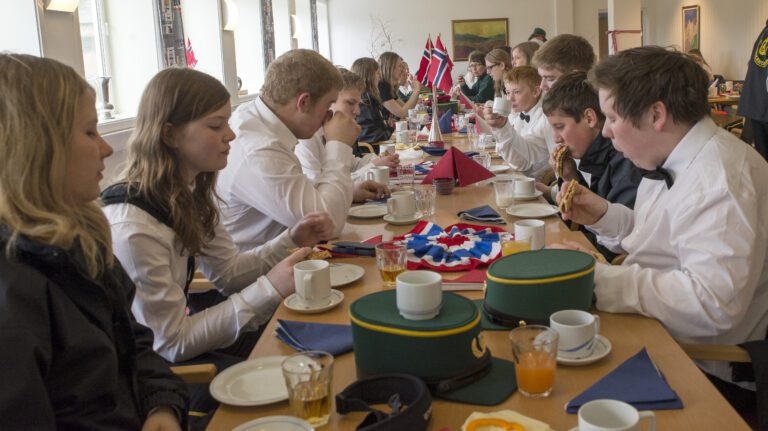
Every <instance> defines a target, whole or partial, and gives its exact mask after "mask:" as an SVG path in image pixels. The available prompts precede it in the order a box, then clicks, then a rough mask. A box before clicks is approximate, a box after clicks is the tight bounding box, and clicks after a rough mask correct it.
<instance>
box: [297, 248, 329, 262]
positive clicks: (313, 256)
mask: <svg viewBox="0 0 768 431" xmlns="http://www.w3.org/2000/svg"><path fill="white" fill-rule="evenodd" d="M298 249H299V247H296V248H289V249H288V253H294V252H296V250H298ZM332 257H333V255H332V254H331V252H330V251H328V250H316V249H313V250H312V253H309V254H308V255H307V257H305V258H304V260H326V259H330V258H332Z"/></svg>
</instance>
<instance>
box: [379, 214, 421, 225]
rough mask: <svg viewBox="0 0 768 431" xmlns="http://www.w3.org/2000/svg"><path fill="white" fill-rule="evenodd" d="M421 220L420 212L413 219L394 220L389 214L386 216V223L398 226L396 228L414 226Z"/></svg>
mask: <svg viewBox="0 0 768 431" xmlns="http://www.w3.org/2000/svg"><path fill="white" fill-rule="evenodd" d="M419 220H421V213H418V212H417V213H416V214H414V215H413V217H407V218H394V217H392V216H391V215H389V214H387V215H385V216H384V221H385V222H387V223H389V224H393V225H396V226H403V225H409V224H414V223H416V222H418V221H419Z"/></svg>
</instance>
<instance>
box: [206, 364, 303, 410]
mask: <svg viewBox="0 0 768 431" xmlns="http://www.w3.org/2000/svg"><path fill="white" fill-rule="evenodd" d="M285 358H287V356H265V357H262V358H255V359H250V360H247V361H243V362H240V363H238V364H235V365H233V366H231V367H229V368H227V369H226V370H224V371H222V372H220V373H219V374H218V375H217V376H216V377H214V379H213V381H211V385H210V391H211V395H212V396H213V398H215V399H216V401H219V402H220V403H224V404H229V405H231V406H260V405H264V404H271V403H274V402H277V401H282V400H286V399H288V389H287V388H286V387H285V380H284V379H283V371H282V369H281V368H280V365H281V364H282V363H283V360H284V359H285Z"/></svg>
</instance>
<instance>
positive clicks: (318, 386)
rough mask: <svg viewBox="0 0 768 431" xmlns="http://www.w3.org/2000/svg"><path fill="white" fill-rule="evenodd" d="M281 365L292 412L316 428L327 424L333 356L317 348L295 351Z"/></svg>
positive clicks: (331, 400) (329, 412) (330, 398)
mask: <svg viewBox="0 0 768 431" xmlns="http://www.w3.org/2000/svg"><path fill="white" fill-rule="evenodd" d="M281 367H282V370H283V377H284V378H285V386H286V387H287V388H288V403H289V408H290V410H291V415H292V416H296V417H298V418H301V419H304V420H305V421H307V422H309V423H310V425H312V426H313V427H315V428H317V427H321V426H323V425H325V424H327V423H328V419H329V418H330V417H331V404H333V390H332V387H331V383H332V381H333V355H331V354H330V353H327V352H321V351H319V350H314V351H308V352H301V353H296V354H294V355H291V356H289V357H287V358H286V359H285V360H284V361H283V363H282V366H281Z"/></svg>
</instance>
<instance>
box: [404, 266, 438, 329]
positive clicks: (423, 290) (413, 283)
mask: <svg viewBox="0 0 768 431" xmlns="http://www.w3.org/2000/svg"><path fill="white" fill-rule="evenodd" d="M396 286H397V287H396V292H395V296H396V300H397V310H398V311H399V312H400V315H401V316H403V317H404V318H406V319H408V320H428V319H432V318H434V317H435V316H437V315H438V314H439V313H440V307H442V305H443V278H442V277H441V276H440V274H438V273H436V272H433V271H406V272H404V273H402V274H400V275H398V276H397V281H396Z"/></svg>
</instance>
